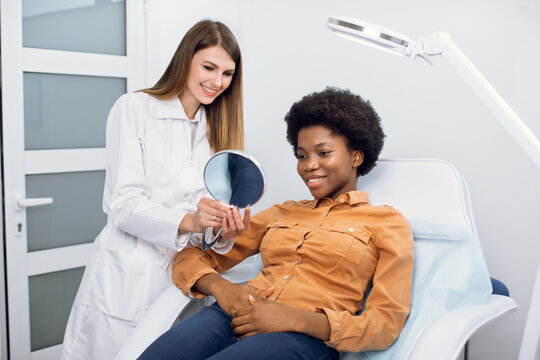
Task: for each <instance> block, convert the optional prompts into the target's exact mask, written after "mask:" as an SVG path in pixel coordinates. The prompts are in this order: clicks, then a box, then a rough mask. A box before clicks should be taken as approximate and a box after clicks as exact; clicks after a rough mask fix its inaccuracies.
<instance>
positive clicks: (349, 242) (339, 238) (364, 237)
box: [323, 224, 372, 264]
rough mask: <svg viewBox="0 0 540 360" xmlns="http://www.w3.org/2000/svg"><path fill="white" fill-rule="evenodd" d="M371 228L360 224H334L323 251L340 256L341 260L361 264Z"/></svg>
mask: <svg viewBox="0 0 540 360" xmlns="http://www.w3.org/2000/svg"><path fill="white" fill-rule="evenodd" d="M371 235H372V233H371V231H369V229H367V228H365V227H363V226H358V225H346V224H343V225H340V224H338V225H334V226H332V228H331V229H330V235H329V237H328V241H327V242H326V243H325V245H324V247H323V251H324V252H326V253H330V254H333V255H337V256H339V258H340V259H341V260H345V261H347V262H351V263H353V264H360V262H361V261H362V258H363V257H364V255H365V253H366V250H367V248H368V246H369V245H368V244H369V239H370V238H371Z"/></svg>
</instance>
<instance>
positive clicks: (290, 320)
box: [231, 300, 299, 340]
mask: <svg viewBox="0 0 540 360" xmlns="http://www.w3.org/2000/svg"><path fill="white" fill-rule="evenodd" d="M251 302H253V304H252V306H248V307H244V308H242V309H240V310H238V312H237V313H236V316H235V317H234V318H233V320H232V322H231V326H232V327H233V332H234V334H236V335H237V336H238V339H239V340H240V339H243V338H244V337H246V336H251V335H256V334H261V333H270V332H286V331H296V329H295V325H296V324H295V322H296V320H295V319H297V318H298V311H299V310H298V309H295V308H292V307H290V306H287V305H284V304H280V303H276V302H273V301H256V300H255V301H254V300H251Z"/></svg>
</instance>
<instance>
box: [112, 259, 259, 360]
mask: <svg viewBox="0 0 540 360" xmlns="http://www.w3.org/2000/svg"><path fill="white" fill-rule="evenodd" d="M254 266H255V264H254V262H253V260H247V261H244V262H242V263H240V264H238V265H236V266H235V267H233V268H232V269H230V270H228V271H225V272H224V273H222V274H221V275H222V276H223V277H224V278H225V279H227V280H229V281H231V282H234V283H242V282H246V281H248V280H249V279H250V277H251V276H252V275H253V271H254ZM190 301H191V298H190V297H188V296H186V295H184V294H183V293H182V291H181V290H180V289H178V288H177V287H176V285H170V286H169V287H168V288H167V289H165V291H164V292H163V293H161V295H160V296H159V297H158V298H157V299H156V301H155V302H154V303H153V304H152V305H151V306H150V308H149V309H148V311H147V312H146V314H145V315H144V317H143V319H142V320H141V321H140V322H139V323H138V324H137V327H136V328H135V330H133V333H131V335H130V337H129V338H128V340H127V341H126V343H125V344H124V346H122V349H121V350H120V352H119V353H118V355H117V356H116V358H115V360H133V359H136V358H138V357H139V356H140V355H141V354H142V353H143V351H144V350H145V349H146V348H147V347H148V346H150V344H151V343H152V342H154V340H156V339H157V338H158V337H159V336H160V335H161V334H163V333H164V332H165V331H167V330H169V329H170V327H171V326H172V324H173V323H174V321H175V320H176V318H177V317H178V315H180V313H181V312H182V311H183V310H184V308H185V307H186V306H187V305H188V304H189V303H190Z"/></svg>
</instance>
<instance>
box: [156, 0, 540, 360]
mask: <svg viewBox="0 0 540 360" xmlns="http://www.w3.org/2000/svg"><path fill="white" fill-rule="evenodd" d="M150 3H151V4H152V9H153V10H152V11H151V14H150V16H151V17H152V16H154V19H155V20H159V21H156V22H154V26H152V28H151V29H149V30H150V31H154V32H156V31H158V30H159V34H160V36H159V46H157V47H156V48H157V49H158V50H159V51H153V52H152V54H151V59H150V60H149V64H150V68H149V74H150V82H152V81H154V80H155V79H157V77H158V76H159V75H160V73H161V72H162V71H163V69H164V68H165V66H166V64H167V63H168V61H169V58H170V56H171V54H172V52H173V51H174V49H175V48H176V46H177V44H178V41H179V40H180V38H181V37H182V35H183V33H184V32H185V31H186V30H187V29H188V28H189V27H190V26H191V25H192V24H193V23H194V22H196V21H197V20H199V19H201V18H203V17H211V18H216V19H220V20H222V21H223V22H225V23H226V24H227V25H229V26H230V27H231V29H232V30H233V31H234V32H235V34H236V35H237V37H238V39H239V42H240V45H241V47H242V51H243V58H244V87H245V91H244V94H245V115H246V118H245V121H246V131H247V139H248V140H247V145H248V151H249V152H250V153H251V154H253V155H254V156H255V157H256V158H257V159H258V160H259V161H260V162H261V163H262V165H263V167H264V168H265V170H266V172H267V175H268V179H269V185H268V190H267V193H266V195H265V197H264V199H263V200H262V202H261V203H260V205H258V207H257V209H261V208H264V207H266V206H269V205H271V204H273V203H276V202H280V201H283V200H285V199H289V198H296V199H299V198H308V197H309V193H308V192H307V190H306V189H305V188H304V185H303V184H302V183H301V182H300V180H299V179H298V178H297V175H296V173H295V159H294V158H293V156H292V151H291V149H290V146H289V145H288V144H287V142H286V140H285V125H284V122H283V117H284V115H285V113H286V112H287V110H288V109H289V108H290V106H291V104H292V103H293V102H294V101H297V100H299V99H300V98H301V97H302V96H303V95H305V94H307V93H310V92H312V91H318V90H321V89H323V88H324V87H325V86H327V85H334V86H339V87H344V88H350V89H352V90H353V91H354V92H356V93H359V94H360V95H362V96H363V97H365V98H367V99H369V100H371V101H372V103H373V105H374V107H375V108H376V109H377V111H378V112H379V114H380V116H381V118H382V119H383V124H384V129H385V132H386V134H387V139H386V145H385V148H384V151H383V156H384V157H408V158H416V157H433V158H442V159H445V160H448V161H450V162H451V163H453V164H454V165H455V166H456V167H457V169H458V170H459V171H460V172H461V174H462V175H463V176H464V177H465V178H466V180H467V181H468V183H469V186H470V188H471V192H472V200H473V207H474V211H475V216H476V221H477V225H478V230H479V234H480V239H481V241H482V244H483V248H484V253H485V256H486V260H487V263H488V267H489V270H490V273H491V275H492V276H494V277H496V278H499V279H501V280H503V281H504V282H505V283H506V284H507V285H508V286H509V288H510V291H511V294H512V297H514V298H515V299H516V300H517V301H518V303H519V304H520V308H519V310H518V312H517V313H516V314H514V315H512V316H511V317H509V318H507V319H505V320H503V321H501V322H499V323H497V324H495V325H493V326H491V327H490V328H489V329H487V330H485V331H483V332H482V333H481V334H479V335H477V336H476V337H475V338H474V339H473V342H472V345H471V356H472V358H475V359H501V360H502V359H505V360H506V359H515V358H517V354H518V351H519V346H520V341H521V335H522V332H523V327H524V324H525V318H526V315H527V310H528V307H529V299H530V296H531V291H532V289H531V286H532V283H533V281H534V278H533V277H534V274H535V271H536V266H537V264H538V262H539V260H540V242H539V241H538V240H539V238H540V189H539V188H540V187H539V185H540V169H537V168H536V167H535V166H534V164H533V163H532V161H530V160H529V159H528V158H527V157H526V155H525V154H524V153H523V152H522V150H521V149H520V147H519V146H518V145H517V144H515V143H514V141H513V140H512V139H511V138H510V137H509V136H508V135H507V134H506V133H505V131H504V130H503V129H502V127H501V126H499V124H498V123H497V122H496V120H495V119H494V118H493V117H492V116H491V114H490V113H489V112H488V110H487V109H486V108H485V107H484V106H483V105H482V104H481V103H480V102H479V101H478V100H477V99H476V98H475V96H474V94H473V93H472V91H471V90H470V89H469V88H468V87H467V85H466V84H465V83H464V82H463V81H462V80H461V78H459V76H458V75H457V74H456V73H455V72H454V71H453V70H452V69H451V68H450V67H449V65H448V64H447V63H446V61H445V59H444V58H439V59H435V65H434V66H429V65H427V64H426V63H424V62H423V61H422V60H415V61H410V60H406V59H403V58H400V57H397V56H392V55H389V54H387V53H384V52H380V51H377V50H375V49H371V48H367V47H363V46H361V45H357V44H355V43H353V42H350V41H347V40H345V39H342V38H338V37H335V36H333V35H331V34H330V31H328V30H327V29H326V28H325V25H324V22H325V19H326V17H327V16H329V15H348V16H352V17H356V18H359V19H365V20H368V21H370V22H373V23H379V24H381V25H384V26H387V27H388V28H390V29H395V30H397V31H400V32H402V33H404V34H407V35H408V36H409V37H411V38H413V39H416V38H419V37H423V36H427V35H429V34H430V33H432V32H434V31H444V32H448V33H449V34H450V35H451V36H452V38H453V40H454V41H455V42H456V43H457V44H458V46H459V47H460V48H461V50H462V51H463V52H464V53H465V54H466V55H467V56H468V57H469V58H470V59H471V61H472V62H473V63H474V64H475V65H476V66H477V67H478V68H479V69H480V71H481V72H482V73H483V74H484V75H485V76H486V78H487V79H488V80H490V82H491V83H492V84H493V86H494V87H495V88H496V89H498V91H499V92H500V94H501V95H502V96H503V97H504V98H505V99H506V100H507V102H508V103H509V104H510V105H511V106H512V107H513V108H514V110H515V111H516V112H517V113H518V114H519V115H520V116H521V117H522V119H523V120H524V121H525V122H526V123H527V124H528V126H529V127H530V128H531V129H532V130H533V132H534V133H535V134H536V135H537V136H539V137H540V105H539V104H540V90H539V87H538V84H539V83H540V69H539V67H538V65H537V64H540V46H538V44H539V41H540V22H539V21H538V19H540V3H539V2H538V1H536V0H514V1H512V2H510V1H503V0H492V1H487V0H476V1H474V2H471V1H465V0H454V1H450V0H446V1H437V2H435V1H427V0H409V1H407V2H402V1H399V0H387V1H378V2H375V1H365V0H364V1H360V0H349V1H346V0H334V1H332V2H330V1H324V0H296V1H291V0H235V1H227V2H224V1H219V0H214V1H206V2H201V3H199V2H191V1H173V0H151V2H150ZM158 13H159V14H158ZM157 29H158V30H157ZM154 45H155V44H154ZM152 79H154V80H152Z"/></svg>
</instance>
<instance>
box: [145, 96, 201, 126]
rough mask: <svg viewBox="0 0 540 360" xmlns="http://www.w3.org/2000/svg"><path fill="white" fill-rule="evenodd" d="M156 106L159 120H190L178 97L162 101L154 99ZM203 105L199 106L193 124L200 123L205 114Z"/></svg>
mask: <svg viewBox="0 0 540 360" xmlns="http://www.w3.org/2000/svg"><path fill="white" fill-rule="evenodd" d="M154 104H155V113H156V117H157V118H158V119H184V120H189V119H188V117H187V115H186V112H185V111H184V107H183V106H182V103H181V102H180V99H179V98H178V96H175V97H172V98H170V99H166V100H162V99H157V98H154ZM202 109H203V105H201V106H199V109H197V112H196V113H195V116H194V117H193V120H190V121H193V122H198V121H199V120H200V119H201V116H202V112H203V110H202Z"/></svg>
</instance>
